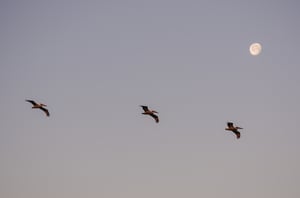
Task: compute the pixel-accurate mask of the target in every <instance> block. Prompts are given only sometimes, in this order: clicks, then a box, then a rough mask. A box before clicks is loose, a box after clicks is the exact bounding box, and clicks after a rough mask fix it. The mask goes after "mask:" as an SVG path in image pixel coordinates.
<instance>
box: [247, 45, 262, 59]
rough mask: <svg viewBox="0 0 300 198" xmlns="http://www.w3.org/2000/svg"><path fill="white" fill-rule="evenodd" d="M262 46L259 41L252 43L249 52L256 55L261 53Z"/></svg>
mask: <svg viewBox="0 0 300 198" xmlns="http://www.w3.org/2000/svg"><path fill="white" fill-rule="evenodd" d="M261 50H262V47H261V44H259V43H252V44H251V45H250V47H249V51H250V54H251V55H253V56H257V55H259V54H260V53H261Z"/></svg>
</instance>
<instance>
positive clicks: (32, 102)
mask: <svg viewBox="0 0 300 198" xmlns="http://www.w3.org/2000/svg"><path fill="white" fill-rule="evenodd" d="M26 102H30V103H31V104H32V105H36V102H34V101H33V100H26Z"/></svg>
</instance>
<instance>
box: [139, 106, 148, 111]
mask: <svg viewBox="0 0 300 198" xmlns="http://www.w3.org/2000/svg"><path fill="white" fill-rule="evenodd" d="M141 107H142V108H143V110H144V111H145V112H147V111H149V109H148V107H147V106H143V105H141Z"/></svg>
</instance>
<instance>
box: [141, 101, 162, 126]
mask: <svg viewBox="0 0 300 198" xmlns="http://www.w3.org/2000/svg"><path fill="white" fill-rule="evenodd" d="M140 106H141V107H142V108H143V110H144V112H143V113H142V114H144V115H149V116H151V117H152V118H154V120H155V121H156V123H158V122H159V118H158V116H157V115H156V114H155V113H158V112H157V111H154V110H149V109H148V107H147V106H144V105H140Z"/></svg>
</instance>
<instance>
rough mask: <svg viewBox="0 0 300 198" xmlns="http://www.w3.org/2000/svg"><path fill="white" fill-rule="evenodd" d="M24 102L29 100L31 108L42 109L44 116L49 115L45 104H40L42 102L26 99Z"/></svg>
mask: <svg viewBox="0 0 300 198" xmlns="http://www.w3.org/2000/svg"><path fill="white" fill-rule="evenodd" d="M26 102H30V103H31V104H32V109H41V110H42V111H44V112H45V114H46V116H48V117H49V116H50V113H49V111H48V109H46V108H45V107H47V105H45V104H42V103H36V102H35V101H33V100H26Z"/></svg>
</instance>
